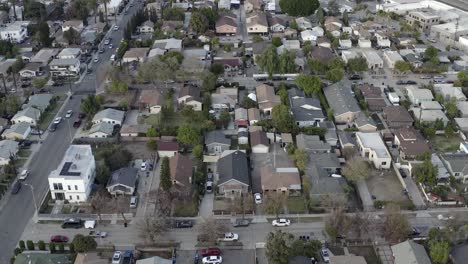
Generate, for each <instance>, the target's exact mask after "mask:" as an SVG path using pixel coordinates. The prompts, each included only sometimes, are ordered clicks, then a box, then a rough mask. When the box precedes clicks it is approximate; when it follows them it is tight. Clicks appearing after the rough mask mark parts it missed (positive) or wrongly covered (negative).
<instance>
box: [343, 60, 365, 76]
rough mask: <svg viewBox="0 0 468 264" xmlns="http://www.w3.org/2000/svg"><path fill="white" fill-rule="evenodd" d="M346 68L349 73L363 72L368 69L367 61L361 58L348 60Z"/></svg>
mask: <svg viewBox="0 0 468 264" xmlns="http://www.w3.org/2000/svg"><path fill="white" fill-rule="evenodd" d="M346 66H347V67H348V71H350V72H363V71H367V69H368V66H367V60H366V59H365V58H363V57H358V58H352V59H349V60H348V64H347V65H346Z"/></svg>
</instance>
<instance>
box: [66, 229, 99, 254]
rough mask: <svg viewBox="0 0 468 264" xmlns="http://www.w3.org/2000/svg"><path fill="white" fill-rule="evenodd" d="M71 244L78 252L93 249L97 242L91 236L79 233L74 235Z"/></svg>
mask: <svg viewBox="0 0 468 264" xmlns="http://www.w3.org/2000/svg"><path fill="white" fill-rule="evenodd" d="M72 244H73V247H74V249H75V251H76V252H80V253H82V252H89V251H93V250H95V249H96V247H97V243H96V241H95V240H94V238H93V237H91V236H84V235H81V234H78V235H75V237H74V238H73V241H72Z"/></svg>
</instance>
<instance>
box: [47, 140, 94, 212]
mask: <svg viewBox="0 0 468 264" xmlns="http://www.w3.org/2000/svg"><path fill="white" fill-rule="evenodd" d="M95 171H96V162H95V160H94V155H93V152H92V150H91V146H90V145H71V146H70V147H69V148H68V150H67V152H65V155H64V157H63V159H62V161H61V162H60V165H59V166H58V168H57V169H56V170H53V171H52V172H51V173H50V174H49V188H50V193H51V195H52V199H54V200H67V201H68V202H70V203H79V202H85V201H86V200H87V199H88V197H89V194H90V192H91V186H92V184H93V181H94V176H95Z"/></svg>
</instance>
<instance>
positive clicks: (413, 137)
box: [393, 127, 431, 160]
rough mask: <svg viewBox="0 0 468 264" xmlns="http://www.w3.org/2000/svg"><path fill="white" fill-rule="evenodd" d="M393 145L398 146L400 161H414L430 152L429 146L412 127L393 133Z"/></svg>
mask: <svg viewBox="0 0 468 264" xmlns="http://www.w3.org/2000/svg"><path fill="white" fill-rule="evenodd" d="M394 134H395V138H394V141H393V142H394V144H395V145H397V146H398V151H399V152H400V157H401V158H402V159H405V160H407V159H415V158H417V157H418V156H421V155H423V154H425V153H427V152H430V151H431V150H430V148H429V144H428V143H427V141H426V139H425V138H424V137H423V135H421V133H420V132H419V131H417V130H416V129H414V128H413V127H402V128H399V129H397V130H395V132H394Z"/></svg>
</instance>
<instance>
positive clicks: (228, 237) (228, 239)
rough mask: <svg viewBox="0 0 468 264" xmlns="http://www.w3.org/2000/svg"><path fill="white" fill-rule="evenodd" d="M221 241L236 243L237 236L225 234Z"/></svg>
mask: <svg viewBox="0 0 468 264" xmlns="http://www.w3.org/2000/svg"><path fill="white" fill-rule="evenodd" d="M220 240H221V241H237V240H239V235H238V234H236V233H232V232H229V233H225V234H224V237H223V238H221V239H220Z"/></svg>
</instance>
